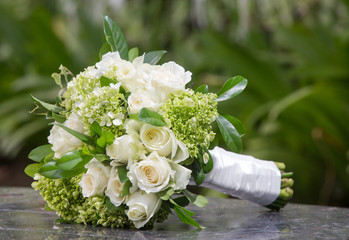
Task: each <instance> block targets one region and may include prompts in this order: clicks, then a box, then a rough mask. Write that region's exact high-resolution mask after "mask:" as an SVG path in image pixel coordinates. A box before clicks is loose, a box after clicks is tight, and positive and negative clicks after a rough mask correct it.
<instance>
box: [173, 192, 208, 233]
mask: <svg viewBox="0 0 349 240" xmlns="http://www.w3.org/2000/svg"><path fill="white" fill-rule="evenodd" d="M170 202H171V203H172V204H174V207H173V209H174V210H175V212H176V213H177V215H178V217H179V220H180V221H181V222H182V223H185V224H189V225H192V226H194V227H197V228H199V229H203V227H201V226H200V224H199V223H198V222H197V221H195V220H194V219H192V218H191V217H192V216H194V213H193V212H191V211H189V210H187V209H185V208H183V207H181V206H179V205H178V204H177V203H176V202H175V201H173V200H172V199H171V198H170Z"/></svg>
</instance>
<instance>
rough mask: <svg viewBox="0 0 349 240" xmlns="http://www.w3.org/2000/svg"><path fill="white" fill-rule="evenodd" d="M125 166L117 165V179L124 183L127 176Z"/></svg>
mask: <svg viewBox="0 0 349 240" xmlns="http://www.w3.org/2000/svg"><path fill="white" fill-rule="evenodd" d="M127 172H128V171H127V168H126V166H119V167H118V176H119V179H120V182H122V183H124V182H126V181H127V180H129V179H128V177H127Z"/></svg>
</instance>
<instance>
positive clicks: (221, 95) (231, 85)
mask: <svg viewBox="0 0 349 240" xmlns="http://www.w3.org/2000/svg"><path fill="white" fill-rule="evenodd" d="M246 85H247V80H246V79H245V78H243V77H241V76H235V77H232V78H230V79H229V80H227V81H226V82H225V83H224V85H223V87H222V88H221V90H220V91H219V92H218V98H217V101H219V102H220V101H224V100H228V99H230V98H233V97H235V96H237V95H239V94H240V93H241V92H242V91H243V90H244V89H245V87H246Z"/></svg>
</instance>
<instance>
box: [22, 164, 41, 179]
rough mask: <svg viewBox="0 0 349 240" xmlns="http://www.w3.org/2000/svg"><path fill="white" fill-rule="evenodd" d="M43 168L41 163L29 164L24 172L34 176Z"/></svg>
mask: <svg viewBox="0 0 349 240" xmlns="http://www.w3.org/2000/svg"><path fill="white" fill-rule="evenodd" d="M40 168H41V164H40V163H33V164H30V165H28V166H27V167H26V168H25V169H24V172H25V174H27V175H28V176H29V177H34V174H35V173H38V171H39V169H40Z"/></svg>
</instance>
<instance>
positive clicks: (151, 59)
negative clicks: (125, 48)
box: [144, 50, 166, 65]
mask: <svg viewBox="0 0 349 240" xmlns="http://www.w3.org/2000/svg"><path fill="white" fill-rule="evenodd" d="M165 53H166V51H165V50H159V51H153V52H148V53H146V54H145V55H144V63H149V64H152V65H154V64H157V62H158V61H160V59H161V58H162V56H163V55H164V54H165Z"/></svg>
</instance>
